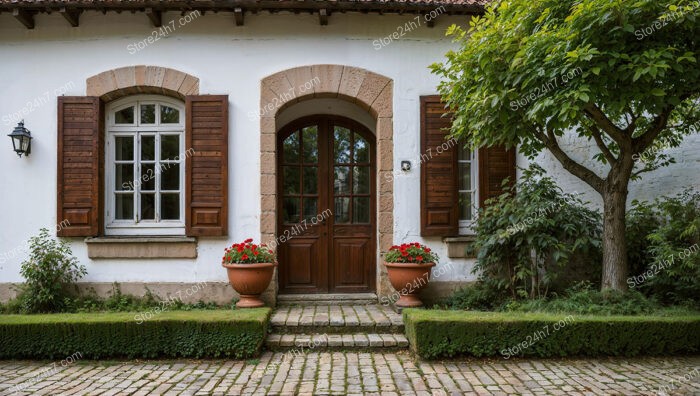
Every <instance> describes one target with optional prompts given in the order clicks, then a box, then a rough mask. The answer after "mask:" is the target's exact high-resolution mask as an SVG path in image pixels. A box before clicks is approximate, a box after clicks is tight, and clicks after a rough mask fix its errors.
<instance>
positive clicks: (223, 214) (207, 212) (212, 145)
mask: <svg viewBox="0 0 700 396" xmlns="http://www.w3.org/2000/svg"><path fill="white" fill-rule="evenodd" d="M186 113H187V124H186V130H185V136H186V137H185V140H186V150H187V159H186V163H187V165H186V172H185V178H186V186H185V189H186V191H185V196H186V200H185V228H186V234H187V235H188V236H224V235H227V231H228V230H227V228H228V227H227V225H228V95H197V96H188V97H187V100H186Z"/></svg>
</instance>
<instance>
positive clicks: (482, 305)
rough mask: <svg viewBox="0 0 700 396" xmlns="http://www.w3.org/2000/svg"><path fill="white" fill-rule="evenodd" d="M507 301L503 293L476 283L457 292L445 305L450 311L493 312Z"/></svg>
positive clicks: (446, 300) (445, 301) (444, 302)
mask: <svg viewBox="0 0 700 396" xmlns="http://www.w3.org/2000/svg"><path fill="white" fill-rule="evenodd" d="M506 299H507V297H506V296H505V295H504V293H503V292H501V291H498V290H496V289H494V288H490V287H487V286H486V285H485V284H484V283H483V282H476V283H474V284H472V285H468V286H464V287H462V288H460V289H457V290H455V291H454V293H452V295H451V296H450V297H448V298H447V299H445V300H444V301H443V304H444V305H445V307H446V308H448V309H462V310H473V311H493V310H497V309H498V307H499V306H500V305H502V304H503V303H504V301H505V300H506Z"/></svg>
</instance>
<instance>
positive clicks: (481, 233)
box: [474, 164, 601, 298]
mask: <svg viewBox="0 0 700 396" xmlns="http://www.w3.org/2000/svg"><path fill="white" fill-rule="evenodd" d="M475 231H476V243H475V245H476V248H477V249H478V256H477V265H476V266H475V268H474V273H478V274H479V275H480V280H481V281H482V282H484V284H485V285H486V286H487V287H491V288H494V289H496V290H500V291H502V292H507V293H509V294H510V296H511V297H512V298H519V297H529V298H535V297H544V296H546V295H547V293H548V291H549V288H550V286H551V285H552V283H553V281H555V280H556V278H557V277H560V276H565V275H567V274H570V273H578V272H581V273H582V278H583V279H588V278H593V279H599V278H600V261H601V260H600V257H601V253H600V247H601V242H600V234H601V223H600V214H599V213H597V212H595V211H593V210H590V209H588V208H586V207H585V205H584V202H583V201H581V200H580V199H579V198H578V197H577V196H576V195H575V194H566V193H564V192H563V191H562V190H561V188H559V187H558V186H557V185H556V183H555V182H554V180H552V179H551V178H549V177H545V176H544V170H543V169H542V168H541V167H539V166H537V165H534V164H533V165H531V167H530V168H529V169H527V170H525V171H524V172H523V177H522V178H521V179H520V180H519V181H518V183H516V184H515V185H514V186H513V187H512V188H510V189H509V190H508V192H506V193H504V194H502V195H501V196H500V197H498V198H495V199H492V200H490V201H489V202H488V206H487V207H486V208H485V209H484V210H482V211H481V212H480V214H479V217H478V219H477V223H476V229H475ZM574 259H576V260H574ZM575 261H576V262H578V268H572V267H571V266H570V264H572V263H573V262H575ZM571 281H573V280H571Z"/></svg>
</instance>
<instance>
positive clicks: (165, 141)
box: [160, 135, 180, 161]
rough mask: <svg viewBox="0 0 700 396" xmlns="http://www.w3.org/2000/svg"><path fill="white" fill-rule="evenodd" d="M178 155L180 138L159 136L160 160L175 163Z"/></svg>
mask: <svg viewBox="0 0 700 396" xmlns="http://www.w3.org/2000/svg"><path fill="white" fill-rule="evenodd" d="M179 154H180V136H177V135H160V160H161V161H165V160H172V161H177V160H178V155H179Z"/></svg>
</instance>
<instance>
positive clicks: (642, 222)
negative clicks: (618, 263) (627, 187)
mask: <svg viewBox="0 0 700 396" xmlns="http://www.w3.org/2000/svg"><path fill="white" fill-rule="evenodd" d="M655 212H656V211H655V209H654V208H653V207H652V206H651V205H650V204H648V203H646V202H640V201H637V200H634V201H632V206H631V207H630V209H629V210H628V211H627V220H626V229H625V239H626V240H627V262H628V263H629V273H630V275H639V274H641V273H642V272H644V271H646V269H647V268H648V267H649V265H650V264H651V261H652V257H651V252H650V251H649V247H650V245H649V241H648V240H647V237H648V236H649V234H651V233H652V232H654V230H656V229H657V228H658V227H659V225H660V221H659V218H658V216H657V215H656V213H655Z"/></svg>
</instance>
